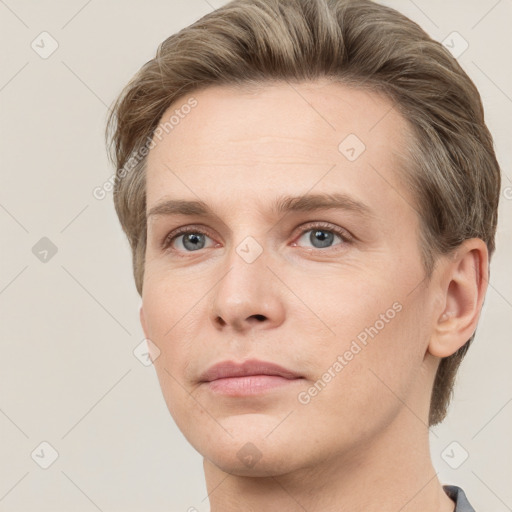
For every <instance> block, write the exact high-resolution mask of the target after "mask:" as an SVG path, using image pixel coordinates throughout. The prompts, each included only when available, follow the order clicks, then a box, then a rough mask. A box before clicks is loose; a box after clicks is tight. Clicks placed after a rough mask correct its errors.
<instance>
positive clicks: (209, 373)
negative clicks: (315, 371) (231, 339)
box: [199, 359, 302, 382]
mask: <svg viewBox="0 0 512 512" xmlns="http://www.w3.org/2000/svg"><path fill="white" fill-rule="evenodd" d="M251 375H274V376H277V377H282V378H283V379H289V380H292V379H299V378H302V376H301V375H298V374H297V373H295V372H293V371H292V370H288V369H287V368H283V367H282V366H279V365H278V364H275V363H271V362H268V361H260V360H258V359H249V360H247V361H244V362H242V363H236V362H235V361H221V362H220V363H217V364H214V365H213V366H210V368H208V370H206V371H205V372H204V373H202V374H201V376H200V378H199V380H200V381H201V382H212V381H214V380H218V379H226V378H233V377H248V376H251Z"/></svg>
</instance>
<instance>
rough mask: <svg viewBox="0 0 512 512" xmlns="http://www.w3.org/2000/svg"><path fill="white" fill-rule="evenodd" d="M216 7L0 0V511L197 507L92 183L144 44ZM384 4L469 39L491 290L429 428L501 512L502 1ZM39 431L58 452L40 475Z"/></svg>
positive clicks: (121, 251) (505, 78)
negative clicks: (489, 212)
mask: <svg viewBox="0 0 512 512" xmlns="http://www.w3.org/2000/svg"><path fill="white" fill-rule="evenodd" d="M222 3H223V2H222V1H221V0H174V1H170V0H167V1H163V0H158V1H152V2H148V1H135V0H131V1H127V0H123V1H121V0H110V1H101V0H92V1H91V0H90V1H88V2H87V1H84V0H72V1H67V2H57V1H55V0H53V1H52V0H47V1H40V2H31V1H28V0H5V1H4V0H0V44H1V48H2V65H1V67H0V105H1V118H0V119H1V122H0V123H1V133H0V145H1V173H2V187H1V189H0V225H1V229H2V242H1V268H0V272H1V274H0V308H1V322H0V329H1V331H0V332H1V354H0V433H1V436H0V439H1V441H0V461H1V469H0V510H2V511H12V512H14V511H60V510H62V511H65V510H67V511H69V510H74V511H77V512H81V511H84V512H85V511H94V510H102V511H105V512H106V511H146V512H150V511H163V510H166V511H187V510H189V508H190V507H195V509H196V510H199V511H206V510H208V500H207V499H205V498H206V488H205V485H204V481H203V473H202V460H201V457H200V456H199V455H198V454H197V453H196V452H195V451H194V450H193V449H192V448H191V447H190V446H189V445H188V444H187V442H186V441H185V439H184V437H183V436H182V434H181V433H180V432H179V431H178V430H177V428H176V426H175V425H174V423H173V421H172V419H171V417H170V415H169V413H168V412H167V409H166V406H165V404H164V401H163V398H162V396H161V392H160V389H159V386H158V382H157V379H156V376H155V374H154V370H153V368H152V367H151V366H149V367H146V366H144V365H143V364H142V363H141V362H140V361H139V360H138V359H137V358H136V357H135V356H134V353H133V351H134V349H135V348H136V347H137V346H138V345H139V344H140V343H141V341H142V339H143V334H142V330H141V328H140V326H139V323H138V307H139V303H140V300H139V297H138V295H137V293H136V291H135V287H134V284H133V280H132V276H131V262H130V253H129V250H128V244H127V242H126V240H125V239H124V237H123V234H122V232H121V230H120V227H119V226H118V222H117V218H116V217H115V213H114V209H113V205H112V201H111V194H108V195H107V197H106V198H105V199H104V200H97V199H95V198H94V197H93V195H92V190H93V189H94V188H95V187H97V186H101V185H102V184H103V183H104V182H105V180H107V179H108V178H109V176H110V175H111V173H112V169H111V168H110V167H109V166H108V164H107V159H106V156H105V150H104V146H103V129H104V124H105V119H106V114H107V108H108V105H110V104H111V102H112V101H113V100H114V98H115V97H116V95H117V94H118V93H119V92H120V90H121V88H122V87H123V85H124V84H125V83H126V82H127V81H128V80H129V78H130V77H131V76H132V75H133V73H135V71H136V70H137V69H138V68H139V67H140V66H141V65H142V64H144V63H145V62H146V61H147V60H149V59H150V58H152V57H153V55H154V52H155V50H156V47H157V45H158V43H160V42H161V41H162V40H163V39H165V38H166V37H167V36H169V35H170V34H172V33H173V32H175V31H177V30H179V29H180V28H182V27H183V26H185V25H187V24H189V23H191V22H192V21H194V20H196V19H197V18H199V17H200V16H202V15H204V14H206V13H208V12H209V11H211V10H212V8H214V7H219V6H220V5H222ZM386 3H387V4H388V5H391V6H393V7H395V8H397V9H399V10H400V11H402V12H403V13H405V14H406V15H408V16H409V17H411V18H412V19H414V20H415V21H417V22H418V23H420V24H421V25H422V26H423V27H424V28H425V29H426V30H427V31H428V32H429V33H430V34H431V35H432V36H433V37H434V38H436V39H438V40H444V39H445V38H446V37H447V36H448V35H449V34H451V33H452V32H453V31H457V32H458V33H459V34H460V35H461V36H462V38H463V39H464V40H465V41H467V42H468V44H469V47H468V48H467V50H466V51H465V52H464V53H463V54H462V55H461V56H460V57H459V60H460V62H461V64H462V65H463V66H464V68H465V69H466V70H467V72H468V73H469V75H470V76H471V77H472V78H473V80H474V81H475V83H476V84H477V86H478V87H479V89H480V91H481V93H482V97H483V101H484V104H485V108H486V116H487V120H488V124H489V127H490V129H491V131H492V133H493V134H494V137H495V142H496V149H497V153H498V158H499V160H500V163H501V165H502V168H503V171H504V176H503V187H502V197H501V206H500V215H501V217H500V225H499V230H498V236H497V245H498V252H497V254H496V256H495V258H494V260H493V262H492V267H491V268H492V275H491V287H490V289H489V292H488V295H487V299H486V303H485V306H484V311H483V316H482V319H481V322H480V326H479V329H478V333H477V338H476V342H475V344H474V346H473V347H472V348H471V350H470V353H469V355H468V357H467V359H466V361H465V363H464V365H463V368H462V370H461V373H460V377H459V380H458V385H457V389H456V394H455V401H454V403H453V406H452V408H451V411H450V415H449V417H448V419H447V420H446V421H445V423H444V424H443V425H442V426H440V427H438V428H435V429H432V435H431V439H432V456H433V459H434V462H435V465H436V468H437V469H438V470H439V474H440V478H441V481H442V482H443V483H455V484H458V485H460V486H462V487H463V488H464V489H465V490H466V492H467V494H468V496H469V498H470V501H471V502H472V503H473V505H474V506H475V507H476V509H477V511H482V512H483V511H484V510H485V512H505V511H510V510H512V486H511V485H510V482H511V475H512V438H511V436H510V432H511V426H512V373H511V371H510V362H511V361H512V344H511V343H510V327H511V320H510V319H511V317H512V273H511V272H510V269H509V264H510V263H509V262H510V255H511V254H512V235H511V230H512V225H511V220H512V215H511V214H512V181H511V180H512V171H511V157H512V152H511V144H510V133H511V129H510V122H511V119H512V68H511V57H510V55H511V51H512V35H511V29H510V21H511V20H512V0H500V1H497V0H478V1H477V0H473V1H472V2H468V1H462V0H458V1H447V0H435V1H432V0H430V1H427V0H414V1H413V0H397V1H392V0H388V1H387V2H386ZM43 31H46V32H48V33H49V34H50V35H49V36H48V35H43V36H39V34H41V32H43ZM41 39H43V42H41ZM53 40H54V41H56V43H57V44H58V48H57V49H56V51H55V52H54V53H53V54H51V55H50V56H47V58H42V57H41V54H44V52H49V51H50V50H51V49H52V44H55V43H54V42H53ZM33 41H35V42H34V47H35V48H34V49H33V48H32V47H31V43H32V42H33ZM462 43H463V41H462V40H458V39H457V40H454V43H453V45H454V46H455V49H459V50H461V49H462V48H463V47H462ZM44 56H46V55H44ZM507 175H508V176H507ZM43 237H47V238H48V239H49V240H51V243H52V244H53V246H54V247H55V248H56V249H57V252H56V254H54V255H53V254H52V250H51V247H50V245H49V243H48V241H42V242H40V239H41V238H43ZM36 244H39V245H36ZM34 246H36V248H35V249H33V247H34ZM45 250H46V251H48V252H46V253H45V252H44V251H45ZM34 253H35V254H34ZM41 258H43V259H44V258H46V261H41ZM454 441H455V442H456V443H458V444H456V445H451V443H452V442H454ZM42 442H47V443H49V445H51V447H53V449H54V450H56V452H57V453H58V457H57V459H56V460H55V461H54V462H53V464H51V465H50V466H49V467H48V468H47V469H43V468H42V467H40V465H41V464H43V465H44V464H48V463H50V462H52V448H51V447H50V446H47V445H41V443H42ZM450 445H451V446H450ZM447 447H448V449H447ZM446 449H447V450H446ZM445 450H446V451H445ZM465 452H467V453H468V454H469V457H468V459H467V460H465V461H464V462H463V463H462V464H461V465H460V467H458V469H453V468H452V467H450V464H451V465H452V466H455V465H457V464H459V463H460V462H461V460H463V457H464V456H465ZM443 453H444V458H443V455H442V454H443ZM31 454H32V455H31ZM448 462H449V463H448ZM190 510H193V509H192V508H190Z"/></svg>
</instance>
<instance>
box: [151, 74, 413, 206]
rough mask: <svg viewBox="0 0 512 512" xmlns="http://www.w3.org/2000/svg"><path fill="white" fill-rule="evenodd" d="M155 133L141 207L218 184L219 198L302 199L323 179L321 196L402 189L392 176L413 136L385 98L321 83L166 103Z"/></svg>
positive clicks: (229, 90) (216, 91) (218, 89)
mask: <svg viewBox="0 0 512 512" xmlns="http://www.w3.org/2000/svg"><path fill="white" fill-rule="evenodd" d="M192 101H193V102H192ZM186 105H194V107H193V108H189V107H185V106H186ZM159 127H160V130H157V131H156V132H155V136H154V137H153V141H154V143H155V144H154V147H153V149H151V151H150V153H149V155H148V165H147V199H148V205H150V204H151V203H154V202H155V201H157V200H158V199H159V198H160V197H162V196H163V195H164V192H165V195H169V193H171V194H172V191H173V190H175V191H176V190H177V188H178V189H179V191H177V193H178V195H180V197H181V196H183V195H186V196H187V197H189V198H192V196H193V195H201V196H204V195H206V196H208V192H209V190H212V188H211V187H212V186H214V187H217V188H216V190H217V192H218V184H219V183H223V184H225V186H226V187H229V190H228V189H226V195H227V194H228V193H229V195H233V194H235V195H236V194H237V193H241V194H246V193H248V191H249V190H252V191H255V190H260V191H261V192H263V191H268V192H269V193H270V192H271V190H273V189H276V190H277V189H279V190H282V189H283V188H286V189H287V190H290V191H291V189H295V191H296V192H300V191H301V190H303V189H304V187H309V186H312V185H313V183H314V181H315V180H316V181H318V179H319V178H320V177H321V176H322V174H325V177H324V178H322V179H321V183H320V182H319V187H320V188H322V187H325V188H330V187H331V186H332V185H333V184H334V183H335V184H337V185H340V184H343V182H345V183H346V184H347V186H349V188H350V186H351V187H352V189H353V190H352V192H353V193H355V194H356V195H358V194H359V193H364V190H365V189H368V188H375V186H378V185H379V183H378V182H379V181H380V185H381V186H382V180H383V179H384V180H388V181H390V184H391V188H396V187H397V186H398V187H400V185H399V183H398V181H397V178H398V177H397V172H396V171H397V169H398V168H399V167H400V166H402V160H403V155H404V153H405V152H404V148H405V147H406V144H407V140H408V137H409V136H410V135H409V133H410V131H409V128H408V125H407V122H406V121H405V119H404V118H403V117H402V116H401V115H400V114H399V112H398V110H397V109H396V108H395V107H394V105H393V103H392V102H391V101H390V100H389V99H387V98H386V97H384V96H383V95H379V94H377V93H375V92H370V91H366V90H362V89H357V88H354V87H349V86H347V85H343V84H340V83H333V82H329V81H327V80H324V81H317V82H304V83H300V84H292V83H286V82H279V83H274V84H264V85H261V86H258V87H251V88H248V87H246V88H244V87H237V88H235V87H232V86H213V87H208V88H205V89H202V90H199V91H196V92H195V93H193V94H191V95H190V96H187V97H183V98H181V99H180V100H178V101H176V102H175V103H174V104H173V105H171V106H170V107H169V108H168V110H167V111H166V113H165V114H164V115H163V116H162V119H161V120H160V125H159ZM333 166H335V167H336V172H334V173H328V172H327V171H328V170H329V169H332V168H333ZM379 176H380V177H379ZM180 178H183V179H181V180H180ZM177 182H180V183H177ZM187 184H189V187H188V189H189V190H187ZM190 187H192V188H193V190H190ZM389 188H390V187H389V186H388V189H389ZM382 193H383V195H384V196H385V195H386V194H390V193H391V192H390V190H385V191H383V192H382ZM393 193H394V194H396V190H395V192H393Z"/></svg>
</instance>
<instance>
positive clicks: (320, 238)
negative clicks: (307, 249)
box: [310, 230, 334, 248]
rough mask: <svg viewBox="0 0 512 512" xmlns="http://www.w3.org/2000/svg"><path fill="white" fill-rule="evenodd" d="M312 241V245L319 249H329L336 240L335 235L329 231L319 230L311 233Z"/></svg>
mask: <svg viewBox="0 0 512 512" xmlns="http://www.w3.org/2000/svg"><path fill="white" fill-rule="evenodd" d="M310 239H311V243H312V244H313V245H314V246H315V247H317V248H322V247H329V245H330V244H331V243H332V241H333V239H334V234H333V233H330V232H328V231H323V230H317V231H314V232H311V236H310ZM318 242H319V243H318Z"/></svg>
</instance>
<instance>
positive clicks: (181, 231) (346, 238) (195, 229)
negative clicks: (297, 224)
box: [162, 222, 354, 254]
mask: <svg viewBox="0 0 512 512" xmlns="http://www.w3.org/2000/svg"><path fill="white" fill-rule="evenodd" d="M315 229H316V230H319V231H328V232H330V233H334V234H335V235H338V236H339V237H340V238H341V240H342V244H341V245H345V244H349V243H351V242H353V240H354V238H353V236H352V235H351V234H350V233H348V232H347V231H346V230H345V229H343V228H340V227H337V226H335V225H333V224H329V223H326V222H315V223H312V224H307V225H304V226H302V228H301V230H300V232H299V234H298V235H297V236H295V238H294V239H300V238H301V237H302V236H303V235H304V233H307V232H308V231H314V230H315ZM187 233H195V234H200V235H206V236H208V237H210V238H211V239H213V238H214V237H213V236H211V234H210V233H209V232H208V230H206V229H204V228H202V227H200V226H187V227H184V228H178V229H177V230H175V231H171V233H169V234H168V235H166V236H165V238H164V240H163V241H162V249H163V250H165V251H173V252H177V253H181V252H183V251H180V250H177V249H173V248H172V247H171V245H172V244H173V242H174V241H175V240H176V239H177V238H179V237H180V236H182V235H186V234H187ZM296 247H298V246H296ZM335 247H336V246H332V247H327V248H325V249H321V248H315V247H313V248H309V251H310V252H312V251H321V252H327V251H328V250H329V249H331V250H334V251H336V250H340V249H336V248H335ZM194 252H199V251H185V253H187V254H192V253H194Z"/></svg>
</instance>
